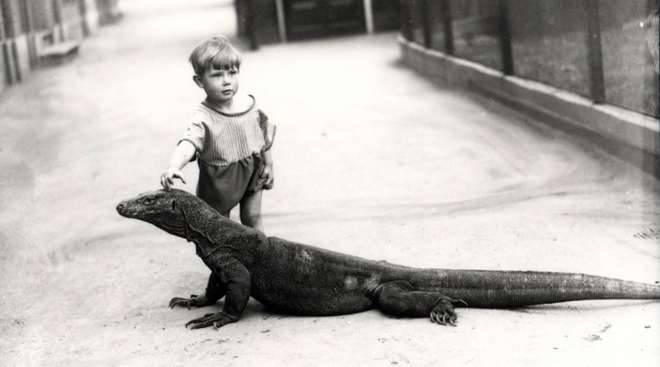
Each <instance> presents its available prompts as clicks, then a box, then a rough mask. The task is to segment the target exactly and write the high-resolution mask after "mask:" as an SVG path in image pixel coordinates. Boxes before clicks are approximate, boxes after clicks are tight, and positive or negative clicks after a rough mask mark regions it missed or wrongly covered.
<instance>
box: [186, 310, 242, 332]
mask: <svg viewBox="0 0 660 367" xmlns="http://www.w3.org/2000/svg"><path fill="white" fill-rule="evenodd" d="M236 321H238V318H237V317H234V316H230V315H227V314H226V313H224V312H216V313H207V314H206V315H204V316H202V317H198V318H196V319H193V320H190V321H188V322H187V323H186V327H188V326H190V325H192V326H190V328H191V329H201V328H205V327H209V326H213V327H214V328H216V329H219V328H221V327H223V326H225V325H227V324H229V323H232V322H236Z"/></svg>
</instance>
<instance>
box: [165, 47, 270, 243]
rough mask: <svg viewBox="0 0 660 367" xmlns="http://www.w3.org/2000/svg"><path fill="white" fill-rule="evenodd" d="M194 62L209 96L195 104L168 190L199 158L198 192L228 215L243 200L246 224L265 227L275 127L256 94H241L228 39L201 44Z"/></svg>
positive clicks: (194, 53) (174, 159)
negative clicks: (264, 196)
mask: <svg viewBox="0 0 660 367" xmlns="http://www.w3.org/2000/svg"><path fill="white" fill-rule="evenodd" d="M190 63H191V64H192V67H193V70H194V72H195V75H194V76H193V80H194V81H195V84H197V86H198V87H200V88H202V89H203V90H204V92H205V93H206V98H205V99H204V101H202V102H201V104H200V105H198V106H197V108H195V110H194V113H193V115H192V118H191V120H190V121H189V122H190V125H189V126H188V128H187V130H186V131H185V133H184V135H183V137H182V138H181V140H180V141H179V143H178V145H177V147H176V149H175V150H174V153H173V154H172V158H171V160H170V166H169V168H168V169H167V171H165V172H164V173H163V174H162V175H161V177H160V183H161V185H162V186H163V188H164V189H165V190H169V189H170V187H171V186H172V185H173V184H174V179H179V180H181V181H182V182H183V183H185V179H184V177H183V174H182V172H181V170H182V169H183V167H184V166H185V165H186V164H187V163H188V162H191V161H193V160H195V159H197V162H198V165H199V181H198V183H197V196H199V197H200V198H201V199H203V200H204V201H206V202H207V203H209V204H210V205H211V206H212V207H214V208H215V209H216V210H218V211H219V212H220V213H221V214H222V215H224V216H226V217H229V213H230V211H231V209H232V208H234V207H235V206H236V205H238V204H239V203H240V219H241V223H243V224H244V225H247V226H250V227H253V228H255V229H258V230H260V231H263V223H262V219H261V196H262V190H263V189H266V190H269V189H271V188H272V186H273V179H274V176H273V160H272V156H271V152H270V148H271V146H272V144H273V139H274V137H275V126H274V125H272V124H271V123H269V122H268V118H267V117H266V115H265V114H264V113H263V112H262V111H261V110H259V109H258V108H257V103H256V100H255V98H254V97H253V96H252V95H249V94H245V93H240V92H239V88H238V76H239V70H240V66H241V57H240V54H239V53H238V51H237V50H236V49H235V48H234V47H233V46H232V45H231V43H230V42H229V41H228V40H227V39H226V38H224V37H221V36H220V37H212V38H210V39H208V40H206V41H204V42H202V43H201V44H200V45H199V46H197V47H196V48H195V49H194V50H193V51H192V53H191V54H190Z"/></svg>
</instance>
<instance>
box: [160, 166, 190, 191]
mask: <svg viewBox="0 0 660 367" xmlns="http://www.w3.org/2000/svg"><path fill="white" fill-rule="evenodd" d="M175 178H178V179H179V180H181V182H183V183H184V184H185V183H186V179H185V178H184V177H183V173H182V172H181V170H179V169H176V168H168V169H167V171H165V172H163V174H162V175H160V185H161V186H163V188H164V189H165V191H167V190H169V189H170V187H172V186H174V179H175Z"/></svg>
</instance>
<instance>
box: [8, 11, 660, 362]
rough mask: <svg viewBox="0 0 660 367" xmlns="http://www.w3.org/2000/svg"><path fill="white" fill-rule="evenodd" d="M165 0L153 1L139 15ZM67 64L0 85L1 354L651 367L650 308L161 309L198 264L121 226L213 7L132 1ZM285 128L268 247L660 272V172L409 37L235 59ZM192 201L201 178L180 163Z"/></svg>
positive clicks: (177, 110) (14, 358)
mask: <svg viewBox="0 0 660 367" xmlns="http://www.w3.org/2000/svg"><path fill="white" fill-rule="evenodd" d="M154 4H159V8H158V10H157V11H153V10H152V9H151V10H150V9H149V6H153V5H154ZM123 7H124V9H125V11H126V17H125V19H124V20H123V21H122V22H121V23H120V24H118V25H115V26H111V27H104V28H102V29H101V31H100V33H99V34H97V35H95V36H94V37H92V38H90V39H88V40H87V41H86V42H85V43H84V45H83V47H82V49H81V55H80V57H78V58H77V59H76V60H75V61H73V62H72V63H70V64H67V65H64V66H61V67H57V68H51V69H47V70H40V71H38V72H36V73H34V74H33V75H32V76H31V77H30V78H29V80H28V81H27V82H26V83H24V84H21V85H19V86H16V87H14V88H11V89H9V90H8V91H6V92H5V93H3V94H2V95H0V129H1V131H2V134H1V135H0V167H2V170H0V210H1V212H0V294H1V296H0V332H1V333H2V338H0V365H3V366H32V365H34V366H42V365H53V366H90V365H94V366H96V365H119V366H127V365H128V366H131V365H135V366H137V365H145V366H147V365H148V366H151V365H163V366H188V365H211V364H216V365H223V366H266V365H268V366H274V365H287V366H309V365H313V366H331V365H332V366H386V365H399V366H401V365H404V366H408V365H409V366H426V365H436V366H437V365H440V364H443V365H460V366H485V365H488V366H501V365H507V366H528V365H534V366H557V365H571V366H592V365H593V366H621V365H635V366H657V365H659V364H660V343H659V341H660V304H658V303H650V302H609V301H608V302H574V303H569V304H564V305H556V306H548V307H536V308H530V309H525V310H516V311H513V310H512V311H507V310H474V309H461V310H459V326H458V327H457V328H449V327H440V326H437V325H434V324H431V323H430V322H428V321H427V320H424V319H415V320H397V319H392V318H387V317H384V316H383V315H381V314H380V313H378V312H375V311H374V312H366V313H362V314H359V315H348V316H342V317H327V318H313V317H309V318H304V317H288V316H281V315H274V314H271V313H268V312H267V311H266V310H264V309H263V308H262V307H261V306H260V305H259V304H258V303H256V302H251V303H250V305H249V307H248V310H247V312H246V314H245V316H244V318H243V320H241V322H240V323H237V324H233V325H229V326H227V327H225V328H223V329H221V330H220V331H214V330H212V329H206V330H200V331H189V330H186V329H184V328H183V324H184V323H185V322H186V321H188V320H189V319H191V318H193V317H196V316H198V315H201V314H203V313H206V312H210V311H212V310H215V309H218V307H214V308H208V309H205V310H193V311H187V310H181V309H176V310H170V309H168V308H167V302H168V301H169V299H170V298H171V297H173V296H185V295H188V294H190V293H192V292H198V291H201V290H202V289H203V287H204V286H205V281H206V277H207V275H208V271H207V270H206V269H205V267H204V266H203V264H202V263H201V262H200V261H199V260H198V259H197V257H196V256H195V254H194V250H193V248H192V247H191V246H190V244H187V243H185V242H184V241H182V240H180V239H177V238H174V237H172V236H168V235H166V234H165V233H163V232H161V231H158V230H157V229H155V228H152V227H150V226H148V225H146V224H143V223H138V222H132V221H128V220H126V219H123V218H120V217H119V216H118V215H116V213H115V211H114V206H115V205H116V203H117V202H118V201H119V200H121V199H124V198H127V197H129V196H132V195H134V194H136V193H138V192H142V191H146V190H151V189H155V188H157V184H158V176H159V174H160V172H161V171H162V170H163V169H164V168H166V164H167V161H168V160H169V155H170V153H171V150H172V148H173V146H174V144H175V142H176V140H177V137H178V136H179V135H180V134H181V132H182V131H183V128H184V126H185V117H186V116H187V114H188V111H189V110H190V108H191V106H193V105H194V104H195V103H196V102H197V101H199V100H200V98H201V94H200V91H199V90H198V89H197V88H196V87H195V86H194V85H193V83H192V81H191V80H190V77H191V75H190V74H191V73H190V70H189V66H188V65H187V64H186V58H187V55H188V52H189V51H190V49H191V47H192V46H193V45H194V44H195V43H196V42H198V41H199V40H201V39H202V38H204V37H206V36H208V35H211V34H215V33H226V34H232V33H233V32H234V30H235V23H234V19H233V12H232V8H231V6H229V4H222V1H208V0H207V1H200V0H197V1H191V0H186V1H184V0H178V1H174V0H168V1H163V0H160V1H155V0H133V1H125V2H123ZM244 56H245V61H244V66H243V69H242V76H241V77H242V88H246V89H248V90H251V91H253V93H254V94H255V95H256V96H257V98H258V99H259V100H260V102H261V104H262V106H263V108H264V109H265V111H267V112H268V113H269V115H270V117H271V118H272V120H273V121H275V122H276V123H277V124H278V125H279V130H278V136H277V141H276V145H275V147H274V156H275V160H276V187H275V189H274V190H273V191H271V192H268V193H267V194H266V195H265V202H264V214H265V225H266V229H267V232H268V233H269V234H271V235H277V236H280V237H284V238H288V239H291V240H295V241H300V242H306V243H310V244H315V245H318V246H322V247H326V248H330V249H334V250H338V251H345V252H350V253H353V254H356V255H360V256H365V257H370V258H375V259H385V260H388V261H390V262H395V263H401V264H406V265H412V266H421V267H456V268H481V269H500V270H503V269H521V270H523V269H524V270H550V271H576V272H586V273H594V274H599V275H605V276H613V277H620V278H627V279H632V280H639V281H647V282H653V281H656V280H658V279H660V268H659V265H658V259H659V256H660V247H659V246H658V232H659V231H660V227H659V225H658V220H657V218H658V214H660V213H659V210H658V203H659V200H658V197H659V196H658V193H659V192H660V186H659V185H658V182H657V181H654V180H653V179H651V178H649V177H647V176H645V175H643V174H640V173H639V172H638V171H637V170H636V169H634V168H631V167H629V166H627V165H625V164H623V163H620V162H618V161H615V160H613V159H610V158H609V157H607V156H605V155H603V154H601V153H599V152H598V151H597V150H595V149H591V148H590V147H589V145H588V144H587V145H585V144H584V143H582V142H579V141H574V140H572V139H571V138H570V137H567V136H565V135H563V134H561V133H558V132H554V131H552V130H548V129H546V128H544V127H543V126H542V125H539V124H537V123H535V122H533V121H526V120H525V119H524V118H523V117H522V116H520V115H518V114H516V113H515V112H512V111H509V110H507V109H505V108H502V107H499V106H497V105H496V104H494V103H491V102H490V101H488V100H485V99H482V98H479V97H477V96H472V95H466V94H462V93H459V92H457V91H453V90H449V89H443V88H440V87H437V86H434V85H432V84H430V83H429V82H427V81H425V80H424V79H422V78H421V77H420V76H419V75H416V74H414V73H413V72H411V71H409V70H407V69H406V68H404V67H402V66H401V65H399V63H398V48H397V44H396V35H395V34H384V35H377V36H371V37H369V36H356V37H347V38H339V39H330V40H320V41H313V42H299V43H291V44H287V45H273V46H266V47H263V48H262V49H261V50H260V51H259V52H256V53H251V52H247V51H246V52H245V55H244ZM186 173H187V175H188V178H189V181H190V182H189V184H188V185H186V186H184V188H186V189H188V190H194V181H195V180H194V177H195V174H196V168H195V167H194V166H191V167H188V168H186Z"/></svg>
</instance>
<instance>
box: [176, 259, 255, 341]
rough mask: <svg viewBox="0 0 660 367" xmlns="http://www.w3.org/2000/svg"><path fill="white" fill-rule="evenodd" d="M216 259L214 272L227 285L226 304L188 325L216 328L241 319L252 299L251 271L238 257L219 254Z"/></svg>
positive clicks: (196, 327) (189, 322)
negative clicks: (217, 310)
mask: <svg viewBox="0 0 660 367" xmlns="http://www.w3.org/2000/svg"><path fill="white" fill-rule="evenodd" d="M213 260H214V261H213V262H214V267H213V269H212V270H213V273H214V274H218V275H219V278H220V282H221V283H222V284H225V285H226V292H227V294H226V296H225V304H224V307H223V309H222V311H220V312H216V313H210V314H206V315H204V316H202V317H199V318H196V319H193V320H190V321H188V322H187V323H186V327H188V326H190V328H191V329H200V328H205V327H209V326H213V327H215V328H216V329H218V328H220V327H222V326H225V325H227V324H229V323H232V322H236V321H238V320H239V319H240V317H241V314H242V313H243V310H245V306H246V305H247V303H248V300H249V299H250V285H251V282H250V272H249V271H248V270H247V268H245V266H244V265H243V264H242V263H241V262H240V261H238V260H237V259H235V258H233V257H230V256H222V255H220V256H218V257H216V258H215V259H213Z"/></svg>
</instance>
